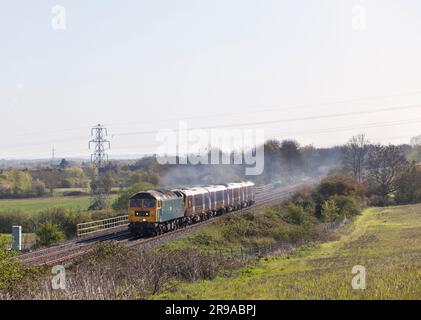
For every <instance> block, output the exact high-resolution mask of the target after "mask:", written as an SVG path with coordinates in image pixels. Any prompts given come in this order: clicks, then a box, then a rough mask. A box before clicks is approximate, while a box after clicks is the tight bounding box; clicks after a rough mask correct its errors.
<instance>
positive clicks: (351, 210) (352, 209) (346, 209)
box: [331, 196, 361, 217]
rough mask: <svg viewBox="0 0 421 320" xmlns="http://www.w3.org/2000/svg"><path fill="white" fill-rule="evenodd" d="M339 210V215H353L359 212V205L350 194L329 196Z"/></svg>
mask: <svg viewBox="0 0 421 320" xmlns="http://www.w3.org/2000/svg"><path fill="white" fill-rule="evenodd" d="M331 200H333V201H334V202H335V204H336V206H337V208H338V210H339V214H340V215H341V216H347V217H350V216H354V215H357V214H358V213H359V212H360V210H361V209H360V206H359V204H358V202H357V200H356V199H355V198H354V197H351V196H333V197H332V198H331Z"/></svg>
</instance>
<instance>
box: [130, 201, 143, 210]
mask: <svg viewBox="0 0 421 320" xmlns="http://www.w3.org/2000/svg"><path fill="white" fill-rule="evenodd" d="M141 206H142V200H140V199H132V200H130V207H131V208H140V207H141Z"/></svg>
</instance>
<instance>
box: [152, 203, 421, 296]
mask: <svg viewBox="0 0 421 320" xmlns="http://www.w3.org/2000/svg"><path fill="white" fill-rule="evenodd" d="M420 237H421V205H411V206H400V207H392V208H387V209H382V208H372V209H367V210H366V211H365V212H364V213H363V214H362V215H361V216H358V217H357V219H356V221H355V223H354V224H353V226H352V227H351V225H350V226H349V227H348V228H347V230H346V232H345V233H344V234H343V235H342V237H341V238H340V239H339V240H336V241H331V242H327V243H323V244H319V245H315V246H305V247H302V248H301V249H300V250H297V251H296V252H293V253H288V254H285V255H281V256H275V257H272V258H269V259H261V260H260V261H259V262H258V263H256V264H254V265H251V266H247V267H245V268H242V269H241V270H240V271H239V272H238V273H235V274H233V275H232V276H230V277H223V276H220V277H217V278H215V279H213V280H211V281H208V280H204V281H199V282H195V283H191V282H183V283H182V284H179V285H178V286H177V287H176V288H171V289H169V290H167V291H166V292H165V293H162V294H160V295H158V296H157V297H156V298H159V299H240V300H242V299H245V300H247V299H316V300H319V299H322V300H328V299H420V295H419V292H420V290H421V273H420V269H421V259H420V258H421V242H420ZM355 265H362V266H364V267H365V268H366V274H367V278H366V279H367V280H366V289H365V290H353V289H352V286H351V281H352V279H353V277H354V276H355V274H353V273H352V267H353V266H355Z"/></svg>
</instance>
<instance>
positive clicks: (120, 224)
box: [77, 215, 129, 237]
mask: <svg viewBox="0 0 421 320" xmlns="http://www.w3.org/2000/svg"><path fill="white" fill-rule="evenodd" d="M128 225H129V217H128V216H127V215H124V216H118V217H114V218H108V219H102V220H96V221H91V222H84V223H79V224H78V225H77V236H78V237H84V236H88V235H89V236H91V235H101V234H102V233H104V232H107V231H112V230H113V231H114V230H115V231H117V229H119V230H120V229H124V228H127V226H128Z"/></svg>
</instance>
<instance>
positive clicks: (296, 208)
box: [284, 203, 307, 224]
mask: <svg viewBox="0 0 421 320" xmlns="http://www.w3.org/2000/svg"><path fill="white" fill-rule="evenodd" d="M284 210H285V220H286V221H287V222H289V223H292V224H303V223H304V222H305V221H306V220H307V214H306V212H305V211H304V208H303V207H301V206H300V205H296V204H294V203H288V204H287V205H286V206H284Z"/></svg>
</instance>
